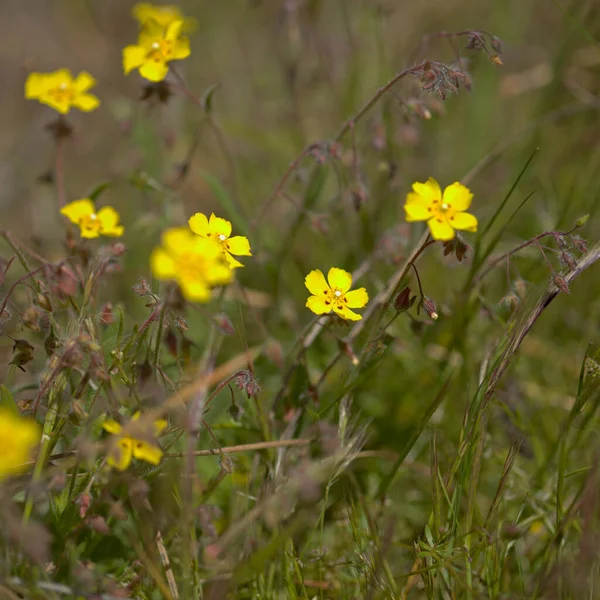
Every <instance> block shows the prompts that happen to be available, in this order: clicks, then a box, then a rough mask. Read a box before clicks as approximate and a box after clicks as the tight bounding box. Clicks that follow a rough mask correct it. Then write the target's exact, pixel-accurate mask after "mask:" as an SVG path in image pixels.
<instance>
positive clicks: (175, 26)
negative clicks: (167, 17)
mask: <svg viewBox="0 0 600 600" xmlns="http://www.w3.org/2000/svg"><path fill="white" fill-rule="evenodd" d="M182 27H183V21H182V20H178V21H173V22H172V23H169V25H168V27H167V32H166V34H165V39H166V40H173V41H175V40H177V39H178V38H179V37H180V36H181V29H182Z"/></svg>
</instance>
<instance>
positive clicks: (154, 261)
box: [150, 227, 232, 302]
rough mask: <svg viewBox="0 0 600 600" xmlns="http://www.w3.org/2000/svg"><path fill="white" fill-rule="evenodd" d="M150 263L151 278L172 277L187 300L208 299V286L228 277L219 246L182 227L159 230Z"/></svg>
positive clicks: (228, 270)
mask: <svg viewBox="0 0 600 600" xmlns="http://www.w3.org/2000/svg"><path fill="white" fill-rule="evenodd" d="M150 266H151V267H152V273H153V274H154V277H156V278H157V279H172V280H175V281H176V282H177V283H178V284H179V287H180V288H181V292H182V293H183V295H184V296H185V297H186V298H187V299H188V300H193V301H198V302H206V301H208V300H209V299H210V290H211V288H212V287H214V286H217V285H221V284H225V283H229V282H230V281H231V279H232V272H231V269H230V268H229V266H228V265H227V263H226V262H225V260H224V258H223V252H222V250H221V246H219V244H217V243H216V242H214V241H212V240H210V239H206V238H201V237H199V236H197V235H194V234H193V233H192V232H191V231H190V230H189V229H187V228H185V227H175V228H173V229H167V230H166V231H165V232H164V233H163V235H162V246H161V247H159V248H155V249H154V251H153V252H152V255H151V257H150Z"/></svg>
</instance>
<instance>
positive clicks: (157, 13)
mask: <svg viewBox="0 0 600 600" xmlns="http://www.w3.org/2000/svg"><path fill="white" fill-rule="evenodd" d="M131 14H132V15H133V18H134V19H135V20H136V21H138V22H139V24H140V25H143V24H144V23H145V22H146V21H149V20H150V19H154V20H155V21H156V22H157V23H158V24H159V25H160V26H161V27H162V28H163V29H166V28H167V27H168V26H169V25H170V24H171V23H173V22H174V21H183V31H186V32H188V33H189V32H191V31H193V30H194V29H195V27H196V19H193V18H190V17H188V18H186V17H184V16H183V13H182V12H181V11H180V10H179V7H178V6H173V5H172V4H159V5H154V4H148V3H146V2H138V3H137V4H136V5H134V7H133V8H132V9H131Z"/></svg>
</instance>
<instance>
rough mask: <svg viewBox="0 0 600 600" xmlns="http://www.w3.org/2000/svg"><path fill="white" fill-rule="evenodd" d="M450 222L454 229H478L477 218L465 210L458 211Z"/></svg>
mask: <svg viewBox="0 0 600 600" xmlns="http://www.w3.org/2000/svg"><path fill="white" fill-rule="evenodd" d="M450 224H451V225H452V227H454V229H464V230H466V231H477V218H476V217H474V216H473V215H471V214H469V213H465V212H461V213H456V214H454V215H452V217H450Z"/></svg>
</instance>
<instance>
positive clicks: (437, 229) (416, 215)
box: [404, 177, 477, 241]
mask: <svg viewBox="0 0 600 600" xmlns="http://www.w3.org/2000/svg"><path fill="white" fill-rule="evenodd" d="M412 189H413V191H412V192H409V193H408V195H407V197H406V204H405V205H404V210H405V211H406V220H407V221H409V222H410V221H427V225H429V230H430V231H431V235H432V237H433V238H434V239H436V240H442V241H447V240H451V239H453V238H454V236H455V235H456V233H455V230H456V229H464V230H466V231H477V219H476V218H475V217H474V216H473V215H471V214H469V213H467V212H464V211H466V210H467V209H468V208H469V206H470V205H471V200H472V198H473V194H472V193H471V192H470V190H469V188H467V187H465V186H464V185H463V184H462V183H458V181H457V182H455V183H453V184H452V185H449V186H448V187H447V188H446V189H445V190H444V193H443V194H442V190H441V188H440V185H439V184H438V182H437V181H436V180H435V179H433V177H430V178H429V179H428V180H427V181H426V182H425V183H418V182H416V183H413V186H412Z"/></svg>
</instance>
